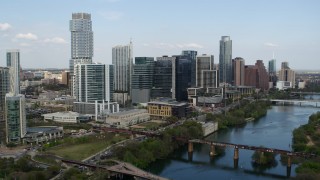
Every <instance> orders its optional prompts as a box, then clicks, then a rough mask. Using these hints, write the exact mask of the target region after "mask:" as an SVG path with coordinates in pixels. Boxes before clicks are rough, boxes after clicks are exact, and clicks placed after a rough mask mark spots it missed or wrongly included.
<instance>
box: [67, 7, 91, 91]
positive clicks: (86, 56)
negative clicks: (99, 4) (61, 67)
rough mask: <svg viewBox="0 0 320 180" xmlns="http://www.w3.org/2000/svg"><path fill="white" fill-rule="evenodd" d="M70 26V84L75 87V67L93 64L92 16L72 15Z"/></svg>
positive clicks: (83, 14) (84, 14) (85, 14)
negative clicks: (76, 65)
mask: <svg viewBox="0 0 320 180" xmlns="http://www.w3.org/2000/svg"><path fill="white" fill-rule="evenodd" d="M69 25H70V26H69V27H70V32H71V59H70V63H69V67H70V78H71V82H70V83H71V86H72V87H74V81H73V78H74V74H73V73H74V65H75V64H79V63H80V64H91V63H92V57H93V31H92V21H91V14H88V13H72V20H70V24H69ZM71 93H73V91H71ZM72 95H73V94H72Z"/></svg>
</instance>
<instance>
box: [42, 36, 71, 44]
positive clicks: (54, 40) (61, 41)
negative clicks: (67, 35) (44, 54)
mask: <svg viewBox="0 0 320 180" xmlns="http://www.w3.org/2000/svg"><path fill="white" fill-rule="evenodd" d="M43 42H45V43H55V44H66V43H67V41H66V40H65V39H63V38H61V37H54V38H47V39H45V40H44V41H43Z"/></svg>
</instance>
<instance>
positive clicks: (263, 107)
mask: <svg viewBox="0 0 320 180" xmlns="http://www.w3.org/2000/svg"><path fill="white" fill-rule="evenodd" d="M270 107H271V102H270V101H264V100H260V101H249V100H243V101H242V102H241V104H240V106H239V107H237V108H234V109H231V110H230V111H228V112H226V115H224V114H215V115H213V114H211V113H208V114H207V115H206V121H215V122H218V126H219V129H226V128H228V127H232V126H237V125H241V124H245V123H247V122H248V121H255V120H257V119H259V118H261V117H263V116H265V115H266V114H267V110H268V109H269V108H270Z"/></svg>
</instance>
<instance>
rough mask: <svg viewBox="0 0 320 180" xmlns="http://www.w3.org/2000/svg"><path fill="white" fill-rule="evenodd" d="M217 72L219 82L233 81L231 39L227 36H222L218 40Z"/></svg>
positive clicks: (230, 82)
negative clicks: (218, 73)
mask: <svg viewBox="0 0 320 180" xmlns="http://www.w3.org/2000/svg"><path fill="white" fill-rule="evenodd" d="M219 72H220V75H219V76H220V82H225V83H229V84H232V83H233V77H234V75H233V68H232V40H230V37H229V36H222V37H221V40H220V55H219Z"/></svg>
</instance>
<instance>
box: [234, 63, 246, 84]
mask: <svg viewBox="0 0 320 180" xmlns="http://www.w3.org/2000/svg"><path fill="white" fill-rule="evenodd" d="M244 62H245V61H244V59H243V58H241V57H236V58H235V59H234V60H233V71H234V72H233V74H234V78H233V79H234V85H235V86H244V75H245V73H244V65H245V63H244Z"/></svg>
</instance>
